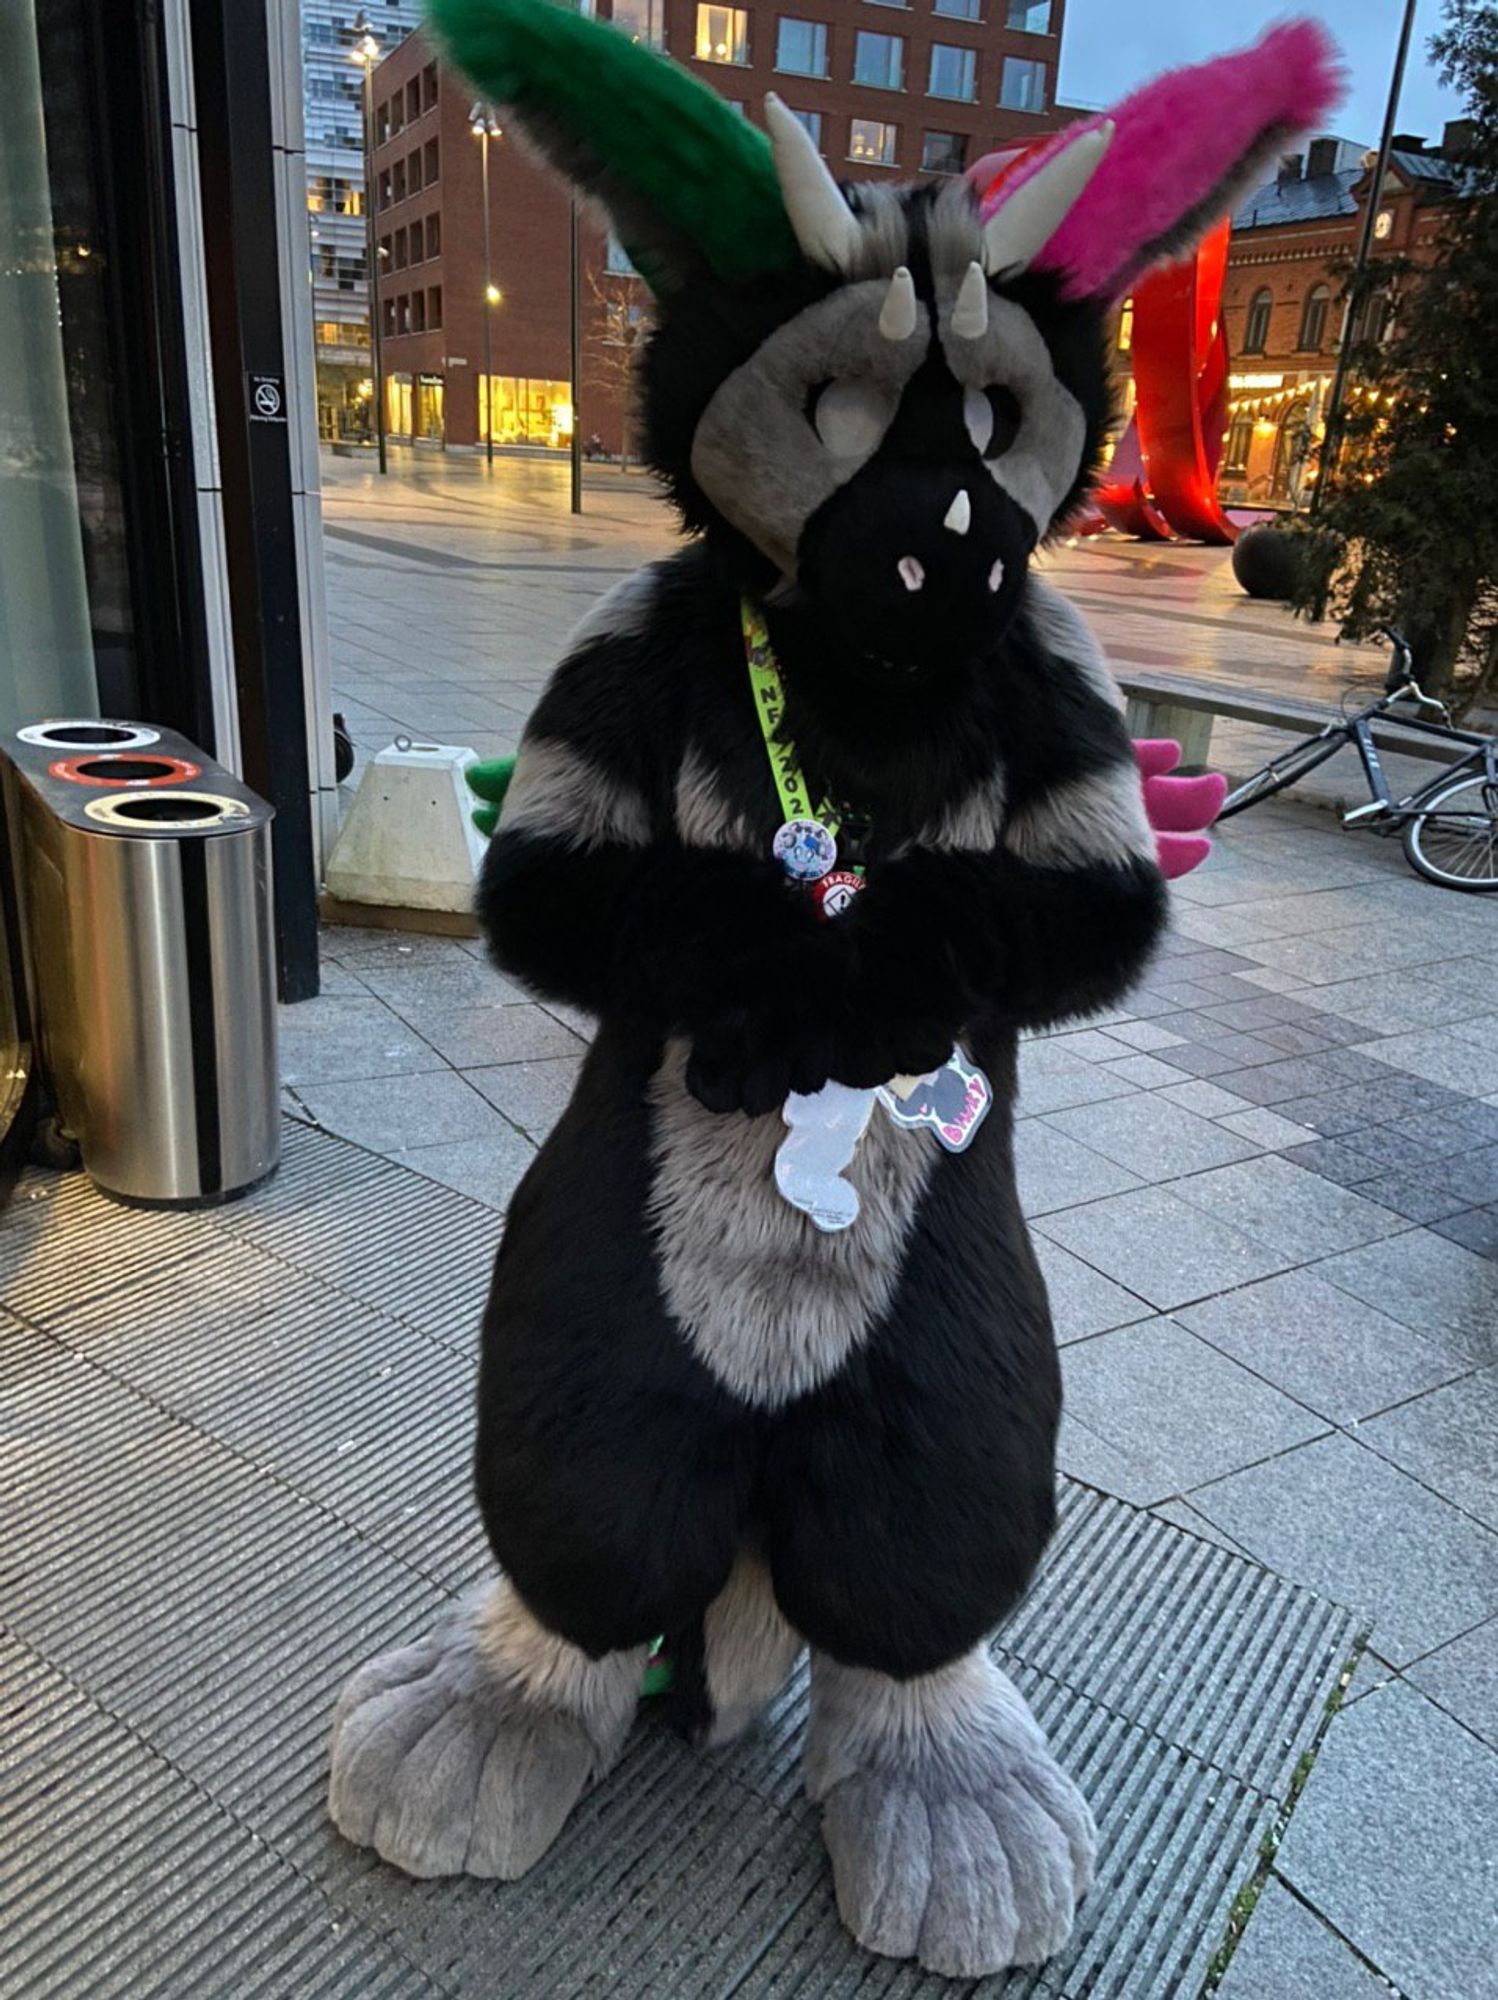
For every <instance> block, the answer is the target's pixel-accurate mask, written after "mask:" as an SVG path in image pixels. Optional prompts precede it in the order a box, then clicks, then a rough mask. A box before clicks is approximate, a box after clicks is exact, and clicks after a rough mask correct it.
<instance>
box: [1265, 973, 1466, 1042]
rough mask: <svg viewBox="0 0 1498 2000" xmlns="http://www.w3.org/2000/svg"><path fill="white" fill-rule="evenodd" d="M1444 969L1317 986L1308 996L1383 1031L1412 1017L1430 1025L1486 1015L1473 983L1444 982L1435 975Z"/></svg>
mask: <svg viewBox="0 0 1498 2000" xmlns="http://www.w3.org/2000/svg"><path fill="white" fill-rule="evenodd" d="M1439 970H1440V968H1437V967H1431V966H1425V967H1422V968H1421V969H1420V970H1419V971H1416V972H1386V973H1383V974H1381V975H1379V976H1377V977H1375V978H1372V979H1347V980H1339V981H1336V982H1334V983H1333V984H1332V985H1330V986H1318V987H1316V988H1314V989H1313V990H1312V991H1311V992H1310V993H1308V994H1307V995H1306V996H1305V997H1306V999H1307V1000H1308V1002H1309V1004H1310V1005H1311V1006H1313V1007H1318V1008H1320V1007H1324V1008H1326V1009H1327V1010H1328V1012H1330V1013H1333V1014H1337V1015H1340V1016H1342V1017H1343V1018H1344V1019H1346V1020H1349V1021H1356V1022H1359V1023H1360V1024H1361V1025H1362V1026H1363V1027H1365V1028H1372V1029H1374V1030H1376V1031H1377V1032H1378V1033H1380V1034H1383V1033H1386V1032H1389V1031H1391V1030H1393V1031H1397V1030H1399V1029H1401V1028H1403V1027H1405V1026H1406V1025H1407V1024H1408V1023H1410V1022H1418V1023H1419V1024H1420V1025H1421V1026H1422V1027H1427V1028H1430V1027H1444V1026H1447V1025H1449V1024H1450V1023H1452V1022H1456V1021H1463V1020H1470V1019H1471V1018H1472V1017H1473V1016H1474V1015H1477V1014H1481V1013H1482V1012H1483V1003H1482V1001H1481V999H1480V998H1478V997H1477V996H1476V995H1475V994H1474V993H1473V992H1472V991H1471V989H1470V987H1464V988H1463V989H1461V990H1460V991H1457V990H1454V989H1451V988H1449V987H1447V986H1443V985H1442V984H1441V982H1440V981H1439V980H1438V979H1437V978H1436V977H1435V976H1434V975H1435V974H1436V972H1437V971H1439ZM1360 1039H1362V1038H1360Z"/></svg>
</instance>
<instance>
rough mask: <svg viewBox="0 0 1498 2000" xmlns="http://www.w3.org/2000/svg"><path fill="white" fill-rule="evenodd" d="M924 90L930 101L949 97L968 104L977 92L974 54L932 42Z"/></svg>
mask: <svg viewBox="0 0 1498 2000" xmlns="http://www.w3.org/2000/svg"><path fill="white" fill-rule="evenodd" d="M926 88H927V90H928V91H929V92H930V94H931V96H932V97H952V98H956V99H957V100H958V101H959V102H961V103H963V104H971V102H972V101H973V98H974V97H975V96H976V95H977V91H978V53H977V50H976V49H960V48H958V47H957V45H956V44H955V43H954V42H933V43H932V44H931V76H930V80H929V82H928V83H927V86H926Z"/></svg>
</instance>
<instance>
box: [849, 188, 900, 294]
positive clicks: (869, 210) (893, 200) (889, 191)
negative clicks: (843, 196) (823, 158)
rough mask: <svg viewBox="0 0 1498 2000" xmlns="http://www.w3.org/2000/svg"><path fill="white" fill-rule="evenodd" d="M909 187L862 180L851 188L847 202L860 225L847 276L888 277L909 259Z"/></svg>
mask: <svg viewBox="0 0 1498 2000" xmlns="http://www.w3.org/2000/svg"><path fill="white" fill-rule="evenodd" d="M908 194H909V189H908V188H907V187H897V186H893V185H888V186H887V185H885V184H884V183H882V182H879V181H859V182H857V183H856V184H855V185H854V186H852V187H850V188H849V189H848V199H849V203H850V205H851V207H852V210H853V214H854V217H855V219H856V220H857V223H858V236H857V240H856V242H855V245H854V249H853V255H852V258H851V259H850V261H849V268H848V275H849V276H850V277H853V278H872V277H878V276H880V275H881V274H882V275H883V276H884V277H885V278H888V277H889V275H890V273H891V272H892V271H894V270H896V269H897V268H898V267H899V266H900V265H901V264H905V263H908V262H909V260H910V221H909V218H908V216H907V214H906V210H905V200H906V197H907V195H908Z"/></svg>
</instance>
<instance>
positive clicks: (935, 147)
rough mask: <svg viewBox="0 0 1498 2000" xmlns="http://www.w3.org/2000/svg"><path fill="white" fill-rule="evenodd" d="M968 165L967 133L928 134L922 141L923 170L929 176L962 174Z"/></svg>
mask: <svg viewBox="0 0 1498 2000" xmlns="http://www.w3.org/2000/svg"><path fill="white" fill-rule="evenodd" d="M966 165H967V134H966V133H965V132H927V133H926V134H925V135H924V136H923V138H922V140H921V170H922V172H924V173H928V174H960V173H961V172H962V170H963V168H964V167H965V166H966Z"/></svg>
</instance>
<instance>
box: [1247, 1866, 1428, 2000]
mask: <svg viewBox="0 0 1498 2000" xmlns="http://www.w3.org/2000/svg"><path fill="white" fill-rule="evenodd" d="M1392 1992H1393V1989H1392V1987H1391V1986H1390V1985H1389V1983H1388V1981H1387V1980H1386V1979H1382V1978H1380V1976H1379V1975H1378V1973H1376V1972H1374V1971H1373V1970H1372V1969H1371V1968H1370V1967H1369V1966H1368V1965H1366V1964H1365V1963H1364V1961H1363V1960H1362V1959H1361V1958H1359V1957H1358V1956H1357V1955H1356V1953H1355V1952H1354V1951H1353V1949H1352V1947H1351V1946H1350V1945H1349V1944H1348V1943H1347V1942H1346V1940H1345V1939H1343V1938H1340V1937H1338V1936H1337V1934H1336V1932H1335V1931H1333V1930H1331V1929H1330V1928H1329V1927H1328V1926H1327V1925H1326V1924H1324V1923H1323V1922H1322V1921H1321V1919H1320V1917H1318V1916H1317V1915H1316V1914H1315V1912H1314V1911H1312V1910H1308V1909H1307V1908H1306V1906H1305V1904H1304V1903H1301V1902H1298V1901H1297V1900H1296V1898H1295V1897H1294V1896H1292V1895H1291V1894H1290V1892H1289V1890H1288V1889H1287V1888H1285V1886H1284V1884H1283V1883H1282V1882H1279V1881H1276V1880H1275V1879H1274V1877H1272V1876H1271V1877H1270V1879H1269V1881H1268V1882H1266V1883H1265V1885H1264V1892H1263V1894H1262V1895H1261V1896H1260V1897H1259V1900H1258V1902H1257V1903H1256V1904H1255V1906H1254V1913H1253V1915H1252V1916H1251V1917H1250V1918H1249V1920H1248V1925H1247V1928H1246V1929H1245V1930H1244V1933H1243V1936H1242V1937H1241V1939H1240V1940H1239V1942H1238V1949H1237V1950H1236V1951H1235V1952H1234V1953H1233V1958H1232V1963H1231V1964H1230V1965H1229V1966H1228V1969H1227V1976H1226V1978H1225V1979H1224V1980H1223V1982H1222V1984H1221V1985H1220V1986H1219V1987H1218V1989H1217V1995H1218V2000H1310V1997H1311V1996H1312V1995H1314V1996H1315V2000H1390V1995H1391V1994H1392Z"/></svg>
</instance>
